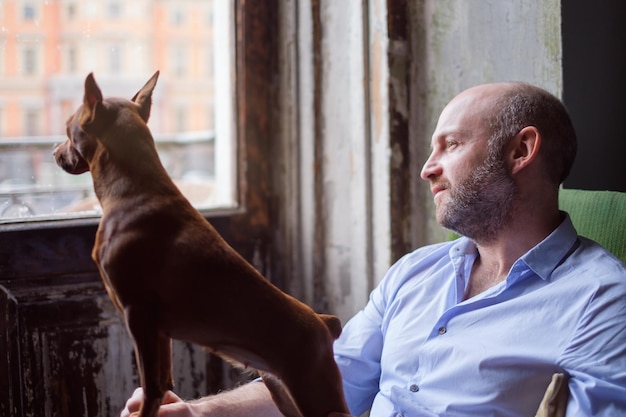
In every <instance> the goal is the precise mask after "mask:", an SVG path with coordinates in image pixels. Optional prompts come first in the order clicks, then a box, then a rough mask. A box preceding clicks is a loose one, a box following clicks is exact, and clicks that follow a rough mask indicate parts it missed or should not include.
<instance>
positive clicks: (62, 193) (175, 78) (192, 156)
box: [0, 0, 236, 222]
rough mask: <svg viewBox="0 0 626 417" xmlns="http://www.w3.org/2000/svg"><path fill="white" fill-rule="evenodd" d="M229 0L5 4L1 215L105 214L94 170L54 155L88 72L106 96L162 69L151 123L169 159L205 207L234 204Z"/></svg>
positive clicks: (0, 54)
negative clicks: (71, 170)
mask: <svg viewBox="0 0 626 417" xmlns="http://www.w3.org/2000/svg"><path fill="white" fill-rule="evenodd" d="M232 9H233V6H232V3H231V1H229V0H219V1H215V0H214V1H211V0H133V1H120V0H90V1H76V0H59V1H45V0H21V1H0V222H7V221H16V220H19V221H23V220H25V219H26V220H28V219H47V218H59V217H61V218H67V217H78V216H93V215H97V214H98V213H99V212H98V210H99V207H98V204H97V201H96V199H95V198H94V195H93V192H92V184H91V178H90V176H89V174H88V173H87V174H83V175H79V176H72V175H70V174H67V173H65V172H63V171H62V170H61V169H60V168H58V167H57V166H56V164H55V162H54V159H53V158H52V149H53V147H54V145H55V144H58V143H60V142H61V141H63V140H65V137H64V135H65V121H66V120H67V118H68V117H69V116H70V115H71V114H72V113H73V112H74V110H75V109H76V108H77V107H78V106H79V105H80V104H81V102H82V98H83V85H84V80H85V77H86V75H87V74H88V73H89V72H93V73H94V75H95V78H96V81H97V82H98V84H99V85H100V87H101V89H102V92H103V94H104V96H105V97H107V96H121V97H127V98H130V97H132V96H133V95H134V94H135V93H136V92H137V90H138V89H139V88H141V86H142V85H143V84H144V83H145V82H146V81H147V80H148V78H150V76H151V75H152V74H153V73H154V72H155V71H156V70H160V71H161V75H160V77H159V82H158V84H157V87H156V89H155V91H154V97H153V107H152V113H151V117H150V121H149V123H148V124H149V126H150V128H151V130H152V133H153V135H154V137H155V140H156V143H157V148H158V150H159V155H160V157H161V161H162V162H163V165H164V166H165V168H166V169H167V171H168V172H169V173H170V175H171V177H172V178H173V179H174V181H175V182H176V184H177V185H178V186H179V188H180V189H181V191H183V193H184V194H185V195H186V196H187V197H188V198H189V199H190V200H191V202H192V203H193V204H194V205H195V206H196V207H198V208H200V209H204V208H215V207H232V206H234V205H235V204H236V202H235V201H234V195H235V192H234V172H235V169H234V167H233V161H234V149H233V147H234V140H232V138H233V137H234V134H233V114H234V112H233V104H234V101H233V99H232V94H233V91H234V89H233V88H232V85H233V82H234V80H233V79H232V74H233V72H234V71H233V63H234V58H233V54H232V51H233V47H232V39H233V33H234V19H233V10H232ZM218 62H219V66H218V65H215V67H214V63H218ZM216 103H219V105H217V104H216Z"/></svg>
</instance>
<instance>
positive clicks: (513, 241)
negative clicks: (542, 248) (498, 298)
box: [464, 211, 562, 299]
mask: <svg viewBox="0 0 626 417" xmlns="http://www.w3.org/2000/svg"><path fill="white" fill-rule="evenodd" d="M561 221H562V219H561V218H560V215H559V213H558V211H556V212H555V213H554V215H552V216H544V217H542V218H534V219H524V218H520V217H515V221H513V222H512V224H511V225H509V226H508V227H506V228H504V229H503V231H502V232H500V233H499V234H498V236H497V237H496V238H494V239H490V240H489V241H486V242H485V241H475V243H476V247H477V250H478V257H477V258H476V261H475V262H474V266H473V267H472V272H471V275H470V281H469V283H468V285H467V287H466V290H465V296H464V299H468V298H471V297H473V296H475V295H478V294H480V293H482V292H483V291H485V290H487V289H489V288H491V287H493V286H494V285H496V284H498V283H500V282H502V281H504V280H505V279H506V277H507V275H508V273H509V271H510V269H511V267H512V266H513V263H515V261H517V260H518V259H519V258H520V257H521V256H522V255H524V254H525V253H526V252H528V251H529V250H530V249H532V248H533V247H535V246H536V245H537V244H538V243H539V242H541V241H542V240H543V239H545V238H546V237H547V236H548V235H549V234H550V233H552V232H553V231H554V230H555V229H556V228H557V227H558V225H559V224H560V223H561Z"/></svg>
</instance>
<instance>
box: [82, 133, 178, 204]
mask: <svg viewBox="0 0 626 417" xmlns="http://www.w3.org/2000/svg"><path fill="white" fill-rule="evenodd" d="M150 140H151V138H150ZM131 144H132V145H133V146H141V147H142V148H143V149H141V150H137V151H135V150H134V149H128V148H126V149H121V147H105V146H100V147H99V148H98V150H97V151H96V152H95V154H94V156H93V159H92V162H91V163H90V171H91V175H92V179H93V184H94V191H95V193H96V197H97V198H98V200H99V201H100V205H101V206H102V210H103V211H104V212H107V211H108V210H109V209H112V208H113V205H112V204H111V202H119V201H135V202H139V201H140V200H141V196H142V195H147V196H154V195H155V194H160V195H163V196H164V197H165V196H175V195H176V196H178V195H180V192H179V191H178V188H177V187H176V185H175V184H174V182H173V181H172V179H171V178H170V176H169V174H168V173H167V171H166V170H165V168H164V167H163V165H162V164H161V161H160V159H159V158H158V154H157V151H156V148H155V147H154V145H153V142H150V141H148V140H137V141H133V142H132V143H127V144H126V145H127V146H128V145H131ZM147 153H150V154H152V155H150V156H147V155H146V154H147ZM136 155H143V157H141V158H140V159H137V158H136V157H135V156H136ZM113 161H115V162H114V163H113ZM129 197H130V198H129Z"/></svg>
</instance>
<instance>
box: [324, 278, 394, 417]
mask: <svg viewBox="0 0 626 417" xmlns="http://www.w3.org/2000/svg"><path fill="white" fill-rule="evenodd" d="M381 292H382V291H381V288H380V287H378V288H376V289H375V290H374V291H373V292H372V293H371V294H370V300H369V302H368V303H367V305H366V306H365V308H364V309H363V310H361V311H360V312H358V313H357V314H356V315H355V316H354V317H353V318H352V319H350V320H349V321H348V322H347V323H346V325H345V326H344V329H343V331H342V333H341V336H340V337H339V339H337V340H336V341H335V346H334V349H335V359H336V361H337V365H338V366H339V369H340V370H341V374H342V376H343V387H344V391H345V396H346V402H347V403H348V407H349V408H350V411H351V413H352V414H353V415H360V414H362V413H363V412H365V411H366V410H368V409H369V408H370V407H371V405H372V402H373V400H374V397H375V396H376V394H377V393H378V391H379V380H380V373H381V371H380V370H381V366H380V359H381V353H382V349H383V333H382V322H383V312H384V308H383V305H382V296H381Z"/></svg>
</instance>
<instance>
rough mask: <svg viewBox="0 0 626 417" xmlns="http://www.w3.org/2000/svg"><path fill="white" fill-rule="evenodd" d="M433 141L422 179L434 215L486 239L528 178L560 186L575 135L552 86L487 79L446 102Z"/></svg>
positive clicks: (447, 224) (462, 231)
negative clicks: (428, 185)
mask: <svg viewBox="0 0 626 417" xmlns="http://www.w3.org/2000/svg"><path fill="white" fill-rule="evenodd" d="M432 148H433V150H432V154H431V155H430V157H429V159H428V161H426V163H425V165H424V168H423V170H422V178H423V179H425V180H429V181H430V183H431V189H432V191H433V194H434V195H435V203H436V205H437V220H438V221H439V222H440V223H441V224H442V225H443V226H444V227H446V228H449V229H451V230H454V231H456V232H458V233H460V234H463V235H465V236H468V237H471V238H474V239H477V240H479V239H481V240H489V239H492V238H494V237H495V236H496V235H497V234H498V232H499V231H500V230H502V229H503V228H504V227H505V226H506V225H507V224H508V222H509V221H510V220H511V218H512V216H513V211H514V207H515V204H516V203H517V202H518V201H517V200H518V196H519V195H520V190H521V189H524V190H525V191H528V190H526V188H527V187H531V189H532V187H533V186H534V184H536V183H532V180H529V178H531V177H532V178H534V179H535V181H537V180H539V181H540V182H541V183H542V184H543V185H545V186H547V187H549V188H551V189H552V190H553V191H554V193H556V190H557V189H558V185H559V184H560V183H561V182H562V181H563V179H564V178H565V177H566V176H567V174H568V173H569V170H570V168H571V166H572V163H573V160H574V156H575V153H576V136H575V133H574V129H573V126H572V124H571V121H570V119H569V116H568V114H567V111H566V110H565V107H564V106H563V104H562V103H561V102H560V101H559V100H558V99H557V98H556V97H554V96H552V95H551V94H549V93H548V92H546V91H544V90H542V89H540V88H538V87H534V86H532V85H529V84H525V83H499V84H485V85H480V86H477V87H474V88H471V89H469V90H466V91H464V92H462V93H461V94H459V95H458V96H456V97H455V98H454V99H453V100H452V101H451V102H450V103H449V104H448V105H447V106H446V107H445V108H444V110H443V111H442V113H441V116H440V118H439V121H438V123H437V127H436V129H435V132H434V134H433V139H432ZM531 167H532V168H531ZM531 172H532V173H534V176H530V175H529V173H531ZM524 187H526V188H524ZM533 191H536V192H537V193H541V192H542V191H541V190H540V189H536V190H533Z"/></svg>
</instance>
